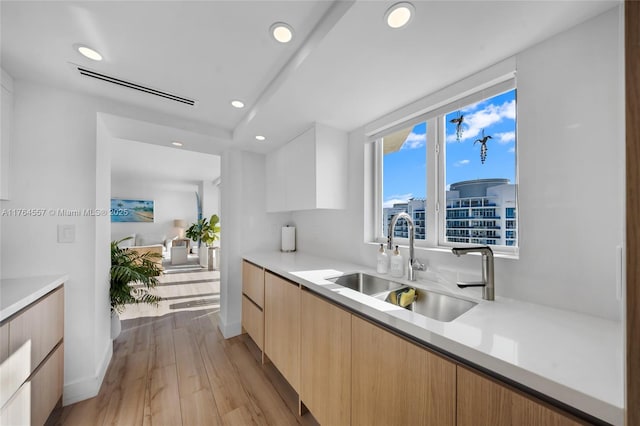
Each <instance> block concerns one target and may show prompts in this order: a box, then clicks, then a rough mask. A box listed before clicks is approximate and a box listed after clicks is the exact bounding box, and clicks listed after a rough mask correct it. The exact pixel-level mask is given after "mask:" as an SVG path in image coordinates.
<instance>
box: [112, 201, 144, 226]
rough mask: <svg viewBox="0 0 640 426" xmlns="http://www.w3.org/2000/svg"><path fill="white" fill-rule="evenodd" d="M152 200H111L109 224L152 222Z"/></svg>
mask: <svg viewBox="0 0 640 426" xmlns="http://www.w3.org/2000/svg"><path fill="white" fill-rule="evenodd" d="M153 209H154V206H153V200H125V199H122V198H112V199H111V222H153Z"/></svg>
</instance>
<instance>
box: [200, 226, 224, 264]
mask: <svg viewBox="0 0 640 426" xmlns="http://www.w3.org/2000/svg"><path fill="white" fill-rule="evenodd" d="M219 239H220V218H219V217H218V215H217V214H213V215H211V218H210V219H209V223H208V224H207V226H206V227H205V228H204V229H203V232H202V242H203V243H204V244H205V245H206V246H207V247H208V250H207V251H208V253H207V256H208V261H207V264H208V269H209V270H210V271H212V270H214V269H217V268H215V267H214V265H215V264H216V263H217V262H214V260H215V261H217V260H218V253H217V251H218V249H219V247H214V246H213V244H214V243H215V242H216V241H218V240H219Z"/></svg>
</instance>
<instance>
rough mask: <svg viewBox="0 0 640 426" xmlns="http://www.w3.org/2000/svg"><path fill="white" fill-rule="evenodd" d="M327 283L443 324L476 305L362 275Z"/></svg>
mask: <svg viewBox="0 0 640 426" xmlns="http://www.w3.org/2000/svg"><path fill="white" fill-rule="evenodd" d="M327 281H331V282H333V283H336V284H339V285H341V286H344V287H347V288H350V289H351V290H355V291H358V292H360V293H363V294H366V295H368V296H372V297H375V298H376V299H380V300H383V301H385V302H387V303H391V304H394V305H397V306H401V307H403V308H405V309H407V310H410V311H413V312H415V313H417V314H420V315H424V316H426V317H429V318H433V319H435V320H438V321H443V322H449V321H453V320H454V319H456V318H457V317H459V316H460V315H462V314H464V313H465V312H467V311H468V310H469V309H471V308H473V307H474V306H476V305H477V303H475V302H471V301H469V300H465V299H460V298H458V297H454V296H447V295H446V294H441V293H436V292H433V291H428V290H423V289H421V288H416V287H412V286H408V285H406V284H402V283H399V282H396V281H392V280H389V279H385V278H379V277H376V276H373V275H368V274H364V273H361V272H356V273H353V274H346V275H341V276H339V277H333V278H327Z"/></svg>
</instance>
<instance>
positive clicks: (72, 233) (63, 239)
mask: <svg viewBox="0 0 640 426" xmlns="http://www.w3.org/2000/svg"><path fill="white" fill-rule="evenodd" d="M58 242H59V243H75V242H76V226H75V225H58Z"/></svg>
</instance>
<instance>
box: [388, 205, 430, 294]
mask: <svg viewBox="0 0 640 426" xmlns="http://www.w3.org/2000/svg"><path fill="white" fill-rule="evenodd" d="M398 219H404V220H406V221H407V223H408V224H409V267H408V268H407V279H408V280H409V281H415V280H416V271H424V269H425V267H424V265H423V264H422V263H420V262H419V261H418V259H416V258H415V255H414V247H413V246H414V243H415V231H416V227H415V224H414V223H413V220H411V216H409V215H408V214H407V213H406V212H402V213H398V214H396V215H395V216H393V217H392V218H391V223H389V234H388V236H387V248H388V249H389V250H393V231H395V229H396V223H398Z"/></svg>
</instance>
